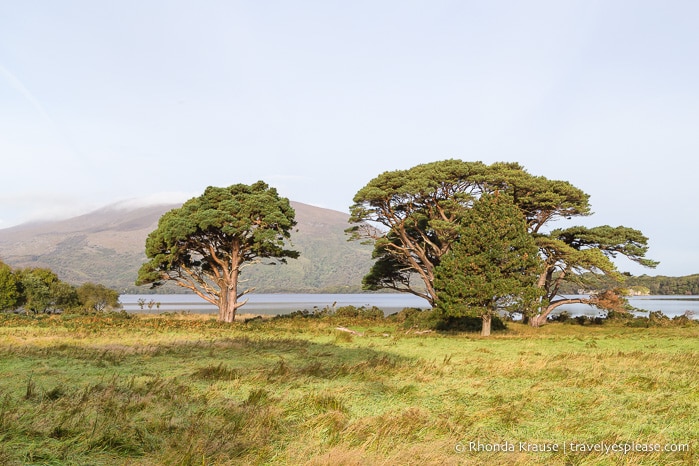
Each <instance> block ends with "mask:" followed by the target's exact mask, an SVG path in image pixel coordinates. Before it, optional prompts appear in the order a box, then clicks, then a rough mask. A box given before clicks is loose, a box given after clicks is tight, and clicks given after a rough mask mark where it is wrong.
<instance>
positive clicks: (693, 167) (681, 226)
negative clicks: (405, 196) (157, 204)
mask: <svg viewBox="0 0 699 466" xmlns="http://www.w3.org/2000/svg"><path fill="white" fill-rule="evenodd" d="M698 19H699V2H695V1H689V0H688V1H671V0H670V1H663V2H660V1H642V0H632V1H614V0H601V1H594V0H580V1H574V0H565V1H561V0H551V1H527V2H522V1H497V0H496V1H482V0H479V1H464V0H458V1H436V0H431V1H380V0H379V1H377V0H372V1H351V2H350V1H320V0H319V1H304V0H298V1H252V0H251V1H181V0H177V1H174V0H167V1H165V0H138V1H131V0H119V1H114V2H108V1H95V0H84V1H74V0H62V1H51V0H45V1H41V0H27V1H15V0H0V154H2V165H1V167H2V168H1V170H2V182H1V183H0V228H5V227H9V226H11V225H14V224H17V223H20V222H23V221H27V220H30V219H36V218H44V217H47V216H65V215H69V214H74V213H82V212H85V211H86V210H89V209H93V208H97V207H101V206H103V205H105V204H109V203H113V202H117V201H120V200H124V199H133V198H138V199H141V198H143V199H176V200H184V199H186V198H188V197H192V196H194V195H198V194H200V193H201V192H202V191H203V190H204V188H205V187H206V186H209V185H215V186H228V185H230V184H234V183H239V182H243V183H250V182H254V181H256V180H258V179H263V180H265V181H267V182H268V183H270V184H271V185H273V186H276V187H277V188H278V189H279V191H280V192H281V194H282V195H284V196H287V197H289V198H291V199H292V200H296V201H300V202H305V203H308V204H313V205H318V206H322V207H328V208H332V209H336V210H341V211H347V210H348V207H349V205H350V204H351V202H352V197H353V196H354V194H355V193H356V192H357V190H358V189H360V188H361V187H362V186H364V184H366V182H368V181H369V180H370V179H371V178H373V177H374V176H376V175H378V174H379V173H381V172H383V171H385V170H394V169H402V168H409V167H411V166H414V165H416V164H419V163H425V162H431V161H435V160H442V159H447V158H461V159H463V160H482V161H484V162H487V163H491V162H495V161H516V162H520V163H521V164H522V165H524V166H525V167H526V168H527V169H528V170H529V172H531V173H532V174H536V175H544V176H546V177H548V178H551V179H562V180H567V181H570V182H571V183H573V184H574V185H576V186H578V187H579V188H581V189H583V190H584V191H585V192H587V193H588V194H590V196H591V204H592V208H593V211H594V212H595V215H593V216H592V217H590V218H589V219H585V220H584V221H583V222H580V220H577V221H575V222H570V223H563V222H561V226H567V225H572V224H574V223H584V224H586V225H601V224H611V225H619V224H622V225H626V226H631V227H634V228H638V229H640V230H641V231H643V232H644V233H645V234H646V235H647V236H649V237H650V244H651V250H650V254H649V255H650V257H652V258H653V259H656V260H660V261H661V265H660V266H659V267H658V268H657V269H656V270H655V271H653V270H645V269H642V268H640V267H635V266H629V265H628V264H626V263H624V262H619V264H620V266H621V268H622V270H629V271H631V272H633V273H636V274H640V273H644V272H647V273H649V274H652V275H655V274H663V275H684V274H690V273H696V272H699V247H698V246H697V243H696V241H695V237H696V232H697V231H699V215H698V214H699V209H698V208H697V200H699V195H698V194H697V188H696V184H697V183H698V182H699V178H698V176H699V175H698V170H697V169H698V168H699V162H697V155H699V27H697V20H698ZM0 234H1V232H0Z"/></svg>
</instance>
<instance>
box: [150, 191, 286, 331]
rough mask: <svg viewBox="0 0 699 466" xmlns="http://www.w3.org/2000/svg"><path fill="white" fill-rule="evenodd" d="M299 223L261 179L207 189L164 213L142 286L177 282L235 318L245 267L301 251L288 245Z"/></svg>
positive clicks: (224, 317)
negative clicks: (240, 278) (239, 288)
mask: <svg viewBox="0 0 699 466" xmlns="http://www.w3.org/2000/svg"><path fill="white" fill-rule="evenodd" d="M295 225H296V222H295V220H294V210H293V209H292V208H291V205H290V204H289V200H288V199H286V198H280V197H279V195H278V193H277V190H276V189H274V188H270V187H269V186H268V185H267V184H266V183H264V182H262V181H258V182H257V183H255V184H253V185H251V186H248V185H244V184H236V185H232V186H229V187H228V188H216V187H208V188H207V189H206V190H205V192H204V194H202V195H201V196H199V197H196V198H193V199H190V200H189V201H187V202H185V203H184V205H183V206H182V207H180V208H178V209H173V210H171V211H169V212H167V213H166V214H164V215H163V216H162V217H161V218H160V221H159V222H158V228H157V229H156V230H155V231H153V232H152V233H151V234H150V235H149V236H148V239H147V240H146V256H147V257H148V259H149V261H148V262H146V263H145V264H143V266H142V267H141V269H140V270H139V273H138V279H137V281H136V284H137V285H142V284H152V285H153V286H159V285H161V284H162V283H163V282H167V281H172V282H174V283H176V284H177V285H179V286H182V287H185V288H187V289H189V290H191V291H193V292H195V293H197V294H198V295H199V296H201V297H202V298H204V299H206V300H207V301H209V302H211V303H212V304H216V305H218V307H219V319H220V320H223V321H226V322H232V321H233V319H234V317H235V312H236V310H237V308H238V307H240V306H241V305H243V304H244V303H245V302H244V301H243V302H242V303H239V302H238V299H239V298H240V297H241V296H243V295H244V294H246V293H247V292H249V291H250V290H245V291H243V292H242V293H238V281H239V274H240V272H241V268H242V267H243V266H244V265H245V264H250V263H252V262H253V261H259V260H261V259H266V258H273V259H276V260H278V261H279V262H285V261H286V258H287V257H291V258H295V257H298V252H296V251H293V250H289V249H285V245H286V242H287V240H288V239H289V238H290V232H291V229H292V228H293V227H294V226H295Z"/></svg>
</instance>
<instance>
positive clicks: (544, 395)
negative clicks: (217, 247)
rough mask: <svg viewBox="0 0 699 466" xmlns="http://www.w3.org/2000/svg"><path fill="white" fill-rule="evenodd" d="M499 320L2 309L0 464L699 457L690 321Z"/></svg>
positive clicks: (660, 460)
mask: <svg viewBox="0 0 699 466" xmlns="http://www.w3.org/2000/svg"><path fill="white" fill-rule="evenodd" d="M507 325H508V328H507V329H506V330H504V331H498V332H495V333H494V334H493V336H491V337H489V338H481V337H479V336H478V335H477V334H476V333H467V332H466V333H439V332H426V333H423V332H419V331H416V330H414V329H406V327H405V325H404V324H403V323H401V322H399V321H391V320H386V319H351V318H342V317H326V318H318V319H308V318H296V319H292V318H289V319H273V320H259V319H255V320H250V321H247V322H245V323H242V322H241V323H236V324H234V325H232V326H231V325H230V324H220V323H218V322H216V321H215V320H213V316H206V315H204V316H202V315H182V314H174V315H172V314H171V315H160V316H146V315H141V316H127V315H125V314H112V315H104V316H80V315H63V316H35V317H33V316H17V315H0V464H3V465H20V464H21V465H28V464H37V465H59V464H60V465H85V464H90V465H162V464H173V465H229V464H309V465H325V464H333V465H365V464H378V465H381V464H386V465H394V464H415V465H418V464H419V465H423V464H446V465H449V464H453V465H457V464H468V465H479V464H483V465H486V464H487V465H492V464H510V465H538V464H553V465H556V464H560V465H617V464H619V465H626V464H628V465H658V464H663V465H686V464H697V463H699V441H698V440H697V439H698V438H699V415H698V414H697V413H699V344H698V341H699V326H697V325H687V326H668V327H650V328H637V327H627V326H624V325H621V324H617V325H614V324H606V325H585V326H581V325H569V324H564V323H552V324H549V325H546V326H544V327H542V328H540V329H532V328H529V327H527V326H524V325H521V324H517V323H508V324H507ZM339 327H345V328H348V329H351V330H353V331H355V332H357V333H356V334H352V333H349V332H347V331H343V330H338V328H339ZM618 450H620V451H618Z"/></svg>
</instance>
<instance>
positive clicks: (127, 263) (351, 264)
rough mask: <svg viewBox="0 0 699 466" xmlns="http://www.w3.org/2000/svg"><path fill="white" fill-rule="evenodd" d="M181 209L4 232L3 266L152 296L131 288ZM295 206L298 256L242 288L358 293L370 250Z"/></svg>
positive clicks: (120, 209) (340, 223) (133, 207)
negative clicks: (155, 236)
mask: <svg viewBox="0 0 699 466" xmlns="http://www.w3.org/2000/svg"><path fill="white" fill-rule="evenodd" d="M146 204H147V203H146ZM180 205H181V204H160V205H141V204H139V203H138V202H137V201H135V202H128V203H119V204H114V205H110V206H107V207H104V208H102V209H99V210H96V211H94V212H91V213H88V214H85V215H80V216H77V217H73V218H70V219H66V220H58V221H47V222H34V223H28V224H23V225H18V226H14V227H11V228H5V229H0V260H2V261H3V262H5V263H7V264H8V265H10V266H12V267H48V268H50V269H51V270H53V271H54V272H56V273H57V274H58V276H59V277H60V278H61V279H62V280H64V281H67V282H69V283H72V284H75V285H78V284H81V283H85V282H95V283H102V284H104V285H106V286H108V287H110V288H114V289H116V290H118V291H119V292H121V293H125V292H132V293H147V292H149V291H150V289H149V287H147V286H144V287H136V286H135V285H134V281H135V280H136V276H137V274H138V269H139V267H140V266H141V264H142V263H143V262H144V261H145V260H146V256H145V241H146V237H147V236H148V234H149V233H150V232H151V231H153V230H154V229H155V228H156V227H157V225H158V219H159V218H160V217H161V216H162V215H163V214H164V213H165V212H167V211H168V210H170V209H173V208H177V207H179V206H180ZM291 205H292V206H293V208H294V209H295V210H296V221H297V222H298V225H297V226H296V229H295V230H294V232H293V233H292V237H291V241H292V245H293V246H292V247H293V248H294V249H296V250H298V251H299V252H300V253H301V256H300V257H299V258H298V259H289V260H288V263H287V264H281V265H274V266H271V265H261V264H260V265H257V264H256V265H252V266H250V267H246V268H245V269H244V271H243V274H242V276H241V278H242V279H243V280H247V281H246V282H244V283H243V284H242V286H244V287H248V286H250V287H255V288H256V291H257V292H267V293H273V292H295V293H314V292H319V293H320V292H346V293H351V292H357V291H360V290H361V279H362V277H363V276H364V275H365V274H366V273H367V272H368V271H369V268H370V267H371V249H372V248H371V246H367V245H362V244H360V243H359V242H348V241H347V237H346V235H345V233H344V230H345V229H346V228H347V227H348V226H349V224H348V223H347V219H348V218H349V215H348V214H345V213H342V212H338V211H334V210H329V209H323V208H320V207H314V206H310V205H307V204H302V203H299V202H292V203H291ZM171 290H175V291H177V289H172V288H171Z"/></svg>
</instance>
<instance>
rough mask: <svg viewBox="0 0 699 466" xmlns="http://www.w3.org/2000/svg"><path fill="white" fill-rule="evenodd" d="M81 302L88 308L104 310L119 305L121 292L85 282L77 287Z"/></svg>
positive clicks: (98, 310) (97, 310) (96, 310)
mask: <svg viewBox="0 0 699 466" xmlns="http://www.w3.org/2000/svg"><path fill="white" fill-rule="evenodd" d="M77 292H78V299H79V300H80V304H81V305H82V306H83V307H84V308H85V309H88V310H91V311H95V312H103V311H105V310H107V309H109V308H118V307H119V292H117V291H115V290H112V289H110V288H107V287H106V286H104V285H99V284H95V283H84V284H82V285H80V286H79V287H78V289H77Z"/></svg>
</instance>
